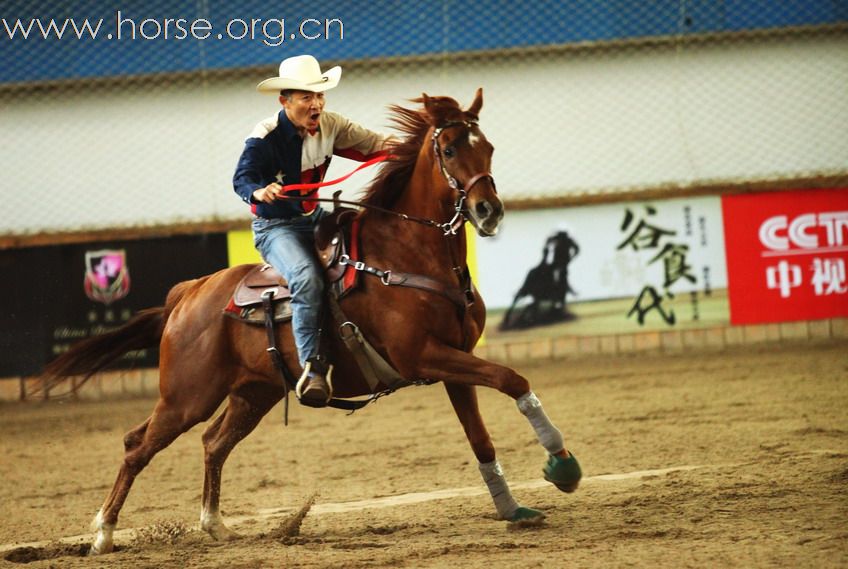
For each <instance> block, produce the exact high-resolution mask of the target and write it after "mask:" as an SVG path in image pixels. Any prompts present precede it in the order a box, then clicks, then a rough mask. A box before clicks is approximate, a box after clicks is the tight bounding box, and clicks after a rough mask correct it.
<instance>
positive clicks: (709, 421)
mask: <svg viewBox="0 0 848 569" xmlns="http://www.w3.org/2000/svg"><path fill="white" fill-rule="evenodd" d="M519 371H521V372H522V373H523V374H525V375H526V376H527V377H528V378H529V379H530V381H531V383H532V385H533V387H534V390H535V391H536V393H537V394H538V395H539V397H540V399H541V400H542V402H543V403H544V405H545V408H546V410H547V412H548V414H549V415H550V416H551V417H552V418H553V419H554V421H555V422H556V423H557V424H558V425H559V427H560V428H561V430H562V431H563V433H564V434H565V436H566V440H567V441H568V446H569V448H570V449H571V450H573V452H574V453H575V454H576V455H577V457H579V458H580V460H581V463H582V465H583V468H584V472H585V475H586V479H585V481H584V483H583V485H582V486H581V488H580V490H578V492H577V493H575V494H570V495H567V494H563V493H560V492H559V491H557V490H556V489H555V488H554V487H553V486H550V485H547V484H542V483H541V482H540V479H541V467H542V464H543V461H544V459H545V456H544V451H543V450H542V449H541V447H539V446H538V444H537V443H536V441H535V438H534V436H533V434H532V431H531V430H530V427H529V425H527V423H526V421H525V420H524V418H523V417H522V416H521V415H520V414H519V413H518V411H517V410H516V408H515V405H514V404H513V403H512V402H511V401H510V400H509V399H508V398H506V397H505V396H502V395H499V394H497V393H494V392H490V391H481V405H482V408H483V412H484V416H485V417H486V419H487V421H488V425H489V430H490V432H491V434H492V436H493V439H494V441H495V445H496V447H497V448H498V452H499V455H498V456H499V459H500V461H501V463H502V464H503V466H504V468H505V470H506V473H507V477H508V479H509V480H510V482H511V483H512V484H513V487H514V494H515V495H516V497H517V498H518V499H519V501H520V502H521V503H523V504H524V505H528V506H532V507H536V508H540V509H543V510H544V511H545V512H546V513H547V514H548V518H547V520H546V523H545V524H544V525H542V526H539V527H532V528H511V527H509V526H508V524H506V523H505V522H502V521H497V520H496V519H494V516H493V512H494V509H493V506H492V504H491V499H490V498H489V496H488V494H487V493H485V489H484V487H483V484H482V482H481V480H480V477H479V474H478V472H477V467H476V462H475V460H474V457H473V455H472V454H471V451H470V449H469V447H468V445H467V442H466V440H465V437H464V435H463V433H462V430H461V427H460V426H459V423H458V421H457V419H456V418H455V416H454V414H453V411H452V409H451V407H450V404H449V402H448V400H447V396H446V395H445V393H444V390H443V389H442V388H441V386H438V385H436V386H431V387H418V388H409V389H407V390H406V391H402V392H400V393H397V394H395V395H392V396H391V397H389V398H386V399H383V400H381V401H379V402H378V403H377V404H375V405H372V406H371V407H369V408H367V409H365V410H363V411H360V412H358V413H357V414H355V415H353V416H350V417H349V416H346V415H345V414H344V413H342V412H339V411H333V410H321V411H318V410H312V409H307V408H301V407H299V406H298V407H294V408H293V409H292V420H291V424H290V426H289V427H287V428H284V427H283V425H282V406H278V407H276V408H275V409H273V410H272V412H271V413H270V414H269V415H268V416H267V417H266V418H265V420H264V421H263V422H262V423H261V424H260V426H259V427H258V429H257V430H256V432H254V433H253V434H252V435H251V436H250V437H248V438H247V439H246V440H245V441H244V442H242V443H241V445H239V446H238V447H237V448H236V450H235V451H234V452H233V454H232V456H231V457H230V460H229V462H228V463H227V466H226V468H225V471H224V493H223V498H222V500H223V510H224V514H225V517H226V519H227V520H228V521H229V522H230V524H231V527H233V529H235V530H237V531H239V532H240V533H241V534H242V535H243V538H242V539H240V540H237V541H233V542H225V543H218V542H214V541H212V540H211V538H209V537H208V536H207V535H206V534H204V533H202V532H200V531H199V530H197V529H196V526H197V518H198V513H199V504H200V493H201V487H202V480H203V457H202V447H201V444H200V435H201V433H202V430H203V426H200V427H197V428H195V429H194V430H192V431H191V432H189V433H187V434H186V435H183V437H181V438H180V439H178V440H177V441H176V442H175V443H174V444H173V445H172V446H171V447H169V448H168V449H166V450H165V451H163V452H162V453H160V454H159V455H158V456H157V457H156V458H155V459H154V461H153V462H152V463H151V465H150V466H149V467H148V468H147V469H146V470H145V471H144V472H143V473H142V474H141V476H140V477H139V478H138V480H137V481H136V484H135V487H134V488H133V491H132V492H131V493H130V496H129V499H128V500H127V503H126V506H125V507H124V510H123V512H122V517H121V520H120V523H119V528H129V529H128V531H125V532H123V533H119V534H116V544H117V546H118V551H116V552H115V553H113V554H110V555H108V556H104V557H100V558H88V557H84V556H83V554H84V553H85V551H86V550H87V547H88V546H87V545H73V544H70V543H69V541H73V540H65V541H62V542H60V541H58V540H59V539H60V538H68V537H72V536H77V535H84V536H85V539H84V542H85V543H86V544H87V542H88V539H89V536H88V535H87V534H86V532H87V531H88V524H89V522H90V520H91V518H92V516H93V515H94V514H95V513H96V511H97V510H98V508H99V507H100V504H101V502H102V501H103V499H104V498H105V496H106V494H107V492H108V489H109V488H110V487H111V485H112V482H113V480H114V476H115V474H116V472H117V468H118V465H119V463H120V461H121V458H122V437H123V433H124V432H125V431H127V430H129V429H130V428H131V427H133V426H134V425H136V424H137V423H139V422H141V421H142V420H143V419H144V418H145V417H146V416H147V415H148V413H149V411H150V409H151V408H152V404H153V402H152V401H150V400H132V401H111V402H98V403H64V404H62V403H56V402H53V403H49V404H32V403H30V404H8V405H3V406H2V407H0V456H2V462H0V549H2V553H0V568H11V567H21V566H26V567H33V568H47V567H62V568H65V567H70V568H93V567H120V568H141V567H145V568H147V567H149V568H154V567H193V568H224V567H227V568H240V569H247V568H260V567H309V568H315V567H334V568H339V567H342V568H358V567H452V568H456V567H463V568H465V567H480V568H483V567H485V568H487V569H488V568H499V567H522V568H523V567H545V568H548V569H549V568H553V567H627V566H633V567H652V568H655V567H699V568H700V567H845V566H848V492H846V484H848V411H847V410H848V344H846V343H845V342H844V341H843V342H842V343H824V344H812V343H810V344H801V345H785V344H783V345H768V346H760V347H754V348H752V347H747V348H737V349H733V350H727V351H724V352H709V353H702V354H698V355H692V354H678V355H666V356H661V355H651V356H644V355H642V356H640V355H631V356H621V357H609V356H604V357H602V358H598V357H593V358H586V359H575V360H564V361H558V362H553V363H551V362H546V363H542V364H539V365H537V366H524V367H522V368H521V369H520V370H519ZM645 471H649V472H645ZM650 471H653V472H650ZM619 474H620V475H625V476H605V475H619ZM411 493H423V494H417V495H412V496H410V494H411ZM313 494H317V497H316V499H315V500H316V501H315V505H314V506H313V507H312V509H311V510H310V511H309V512H308V513H307V515H306V517H305V519H303V523H302V525H301V527H300V531H299V533H298V532H297V531H295V529H294V528H293V524H292V523H291V521H292V518H293V517H294V516H295V515H296V513H297V512H298V510H301V509H305V508H304V505H305V504H307V503H308V500H309V497H310V496H311V495H313ZM132 528H134V529H132ZM28 542H36V543H30V545H29V546H24V544H26V543H28ZM3 544H5V545H3Z"/></svg>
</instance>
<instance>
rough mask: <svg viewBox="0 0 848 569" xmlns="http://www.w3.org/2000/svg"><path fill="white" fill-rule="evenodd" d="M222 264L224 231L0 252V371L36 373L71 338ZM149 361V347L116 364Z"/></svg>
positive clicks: (122, 317) (152, 353)
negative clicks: (209, 233) (0, 316)
mask: <svg viewBox="0 0 848 569" xmlns="http://www.w3.org/2000/svg"><path fill="white" fill-rule="evenodd" d="M226 266H227V244H226V236H225V235H224V234H213V235H192V236H178V237H169V238H159V239H140V240H133V241H113V242H100V243H84V244H73V245H56V246H47V247H34V248H27V249H12V250H6V251H0V271H2V275H3V278H2V279H0V311H2V315H3V316H2V320H0V377H12V376H20V375H34V374H37V373H39V372H40V371H41V369H42V368H43V367H44V365H45V364H46V363H47V362H48V361H50V360H51V359H53V358H54V357H56V356H57V355H59V354H60V353H62V352H63V351H65V350H67V349H68V347H69V346H70V345H71V344H73V343H74V342H76V341H79V340H82V339H84V338H87V337H89V336H92V335H95V334H100V333H103V332H106V331H108V330H110V329H112V328H115V327H117V326H120V325H121V324H123V323H124V322H126V321H127V320H129V319H130V318H131V317H132V315H133V314H135V313H136V312H137V311H139V310H142V309H144V308H149V307H152V306H161V305H162V304H163V303H164V301H165V296H166V295H167V293H168V290H170V288H171V287H172V286H173V285H175V284H176V283H178V282H180V281H183V280H188V279H192V278H196V277H199V276H202V275H205V274H209V273H213V272H215V271H217V270H219V269H222V268H224V267H226ZM222 308H223V307H222ZM156 365H157V351H156V350H140V351H138V352H133V353H130V354H128V355H127V356H126V357H125V358H124V359H123V360H121V362H120V363H119V364H118V366H117V367H136V366H138V367H150V366H152V367H155V366H156Z"/></svg>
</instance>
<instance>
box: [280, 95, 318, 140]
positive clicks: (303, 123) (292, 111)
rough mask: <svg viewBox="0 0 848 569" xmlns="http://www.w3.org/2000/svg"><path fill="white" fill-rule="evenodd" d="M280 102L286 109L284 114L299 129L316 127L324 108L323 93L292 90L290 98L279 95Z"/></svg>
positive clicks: (313, 128)
mask: <svg viewBox="0 0 848 569" xmlns="http://www.w3.org/2000/svg"><path fill="white" fill-rule="evenodd" d="M280 103H282V105H283V108H284V109H285V110H286V116H288V117H289V120H290V121H291V122H292V124H293V125H294V126H295V127H296V128H297V129H298V130H300V131H308V130H313V131H314V130H315V129H317V128H318V119H319V118H321V112H322V111H323V110H324V93H312V92H310V91H294V92H293V93H292V94H291V98H290V99H287V98H286V97H280Z"/></svg>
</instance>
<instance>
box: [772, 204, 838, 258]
mask: <svg viewBox="0 0 848 569" xmlns="http://www.w3.org/2000/svg"><path fill="white" fill-rule="evenodd" d="M822 229H823V230H824V231H822ZM759 237H760V242H761V243H762V244H763V245H764V246H765V247H766V248H768V249H771V250H772V251H788V250H789V248H790V246H791V245H795V246H796V247H800V248H801V249H833V248H836V247H841V246H843V245H845V243H846V242H848V211H832V212H826V213H819V214H815V213H805V214H802V215H799V216H798V217H796V218H794V219H792V220H791V221H790V220H789V217H788V216H786V215H776V216H774V217H770V218H768V219H767V220H765V221H764V222H763V223H762V225H760V231H759ZM822 237H824V241H825V243H822Z"/></svg>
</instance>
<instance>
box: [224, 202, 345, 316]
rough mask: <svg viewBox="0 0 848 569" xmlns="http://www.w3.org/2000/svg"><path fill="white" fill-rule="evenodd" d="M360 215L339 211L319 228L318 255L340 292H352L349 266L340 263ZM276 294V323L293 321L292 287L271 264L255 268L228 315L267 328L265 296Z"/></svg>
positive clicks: (240, 286) (240, 285)
mask: <svg viewBox="0 0 848 569" xmlns="http://www.w3.org/2000/svg"><path fill="white" fill-rule="evenodd" d="M357 213H358V212H357V211H356V210H354V209H350V208H336V209H334V210H333V211H332V212H331V213H330V214H329V215H327V216H326V217H324V219H322V220H321V222H320V223H319V224H318V226H317V227H316V228H315V253H316V255H317V257H318V260H319V262H320V263H321V265H322V266H323V267H324V271H325V274H326V276H327V282H328V283H330V284H331V285H333V286H337V287H339V288H340V289H343V290H340V291H339V292H341V293H342V294H343V293H344V292H349V290H350V289H352V285H351V286H347V287H345V284H344V282H343V281H345V282H347V281H348V280H350V279H342V277H344V276H345V272H346V270H347V269H348V268H349V267H348V265H343V264H341V263H339V259H340V258H341V256H342V255H344V254H345V253H346V252H347V250H348V242H349V239H350V233H352V232H351V231H349V230H350V225H351V222H352V221H353V220H354V218H355V217H356V216H357ZM269 291H270V292H273V300H274V321H275V322H282V321H285V320H289V319H291V291H289V289H288V283H287V282H286V280H285V279H284V278H283V277H282V275H280V273H278V272H277V270H276V269H274V267H272V266H271V265H268V264H258V265H255V266H254V267H253V268H252V269H250V271H248V273H247V274H246V275H245V276H244V277H243V278H242V279H241V281H239V283H238V284H237V285H236V288H235V291H234V292H233V296H232V298H231V299H230V302H229V304H228V305H227V307H226V308H225V309H224V312H225V313H226V314H228V315H229V316H233V317H235V318H238V319H239V320H243V321H245V322H247V323H250V324H258V325H261V324H264V323H265V316H264V314H265V313H264V310H263V309H262V295H263V294H265V293H267V292H269Z"/></svg>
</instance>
